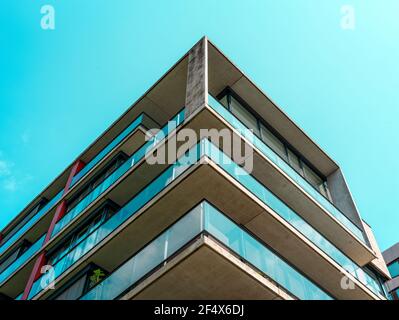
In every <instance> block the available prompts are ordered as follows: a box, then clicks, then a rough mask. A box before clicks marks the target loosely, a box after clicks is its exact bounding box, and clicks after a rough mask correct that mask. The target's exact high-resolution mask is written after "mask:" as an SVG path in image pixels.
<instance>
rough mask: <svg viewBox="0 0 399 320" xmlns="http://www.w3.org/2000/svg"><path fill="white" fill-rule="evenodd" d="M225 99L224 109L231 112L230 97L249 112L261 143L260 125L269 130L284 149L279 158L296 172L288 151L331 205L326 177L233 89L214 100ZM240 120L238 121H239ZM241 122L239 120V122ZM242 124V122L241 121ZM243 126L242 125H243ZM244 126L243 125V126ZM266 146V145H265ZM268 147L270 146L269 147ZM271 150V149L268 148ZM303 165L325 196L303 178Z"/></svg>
mask: <svg viewBox="0 0 399 320" xmlns="http://www.w3.org/2000/svg"><path fill="white" fill-rule="evenodd" d="M225 96H226V97H227V99H226V102H227V106H225V107H226V109H227V110H228V111H230V112H231V108H230V103H231V98H230V96H231V97H233V98H234V99H235V100H237V102H239V103H240V104H241V105H242V106H243V107H244V108H245V109H247V111H248V112H250V113H251V114H252V115H253V116H254V117H255V119H256V121H257V124H258V131H259V132H260V135H257V134H255V133H254V134H255V135H256V136H257V137H258V138H260V139H261V140H262V141H263V142H264V140H263V139H262V137H261V125H264V126H265V128H266V129H267V130H269V131H270V132H271V133H272V134H273V135H274V136H275V137H276V138H277V139H278V140H280V141H281V142H282V144H283V146H284V148H285V157H286V159H284V158H283V157H281V156H280V155H279V156H280V157H281V158H282V159H283V160H284V161H285V162H286V163H287V164H288V165H289V166H290V167H291V168H293V169H294V170H295V171H297V170H296V169H295V168H294V166H293V165H292V164H291V163H290V160H289V158H288V150H290V151H291V152H292V153H293V154H294V155H295V156H296V157H297V158H298V159H299V163H300V166H301V170H302V173H300V172H298V171H297V172H298V174H300V175H301V176H302V177H303V178H304V179H305V180H306V181H307V182H308V183H309V184H310V185H311V186H312V188H314V189H315V190H316V191H317V192H318V193H320V194H321V195H322V196H323V197H324V198H326V199H327V200H328V201H330V202H331V203H333V201H332V197H331V194H330V191H329V188H328V183H327V177H326V176H325V175H324V174H322V173H321V172H320V171H319V170H318V169H317V168H315V167H314V166H313V165H312V164H311V163H310V162H309V161H308V160H307V159H306V158H305V157H304V156H303V155H302V154H301V153H300V152H299V151H298V150H297V149H296V148H295V147H293V146H292V145H291V144H290V143H289V142H288V141H287V140H286V139H285V138H284V137H283V136H282V135H281V134H280V133H278V132H277V131H276V130H275V129H274V128H273V127H272V126H271V125H270V124H269V123H268V122H267V121H266V120H264V119H263V118H262V117H261V116H260V115H259V113H257V112H256V111H255V110H254V109H253V108H252V107H251V106H250V105H249V104H248V103H247V102H245V101H244V100H243V99H242V98H241V97H240V96H239V95H238V94H237V93H236V92H234V90H233V89H231V88H230V87H226V88H225V89H223V90H222V91H221V92H220V93H219V94H218V95H216V99H217V100H218V101H220V100H221V99H223V98H224V97H225ZM239 120H240V119H239ZM240 121H241V120H240ZM241 122H242V121H241ZM243 124H244V123H243ZM244 125H245V124H244ZM266 144H267V143H266ZM269 147H270V146H269ZM270 148H271V147H270ZM303 164H305V165H307V166H308V167H309V168H310V169H311V170H312V171H313V172H314V173H315V174H316V175H317V176H318V177H320V179H321V180H322V185H323V188H324V191H325V195H324V194H323V193H322V192H321V191H320V190H319V189H318V188H316V187H315V186H314V185H313V184H312V183H311V182H310V181H309V180H308V179H307V178H306V176H305V173H304V168H303Z"/></svg>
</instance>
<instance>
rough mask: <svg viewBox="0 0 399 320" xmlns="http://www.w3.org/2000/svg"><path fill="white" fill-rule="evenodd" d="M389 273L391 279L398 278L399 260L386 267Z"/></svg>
mask: <svg viewBox="0 0 399 320" xmlns="http://www.w3.org/2000/svg"><path fill="white" fill-rule="evenodd" d="M388 270H389V273H390V274H391V276H392V278H395V277H397V276H399V260H396V261H394V262H392V263H390V264H389V265H388Z"/></svg>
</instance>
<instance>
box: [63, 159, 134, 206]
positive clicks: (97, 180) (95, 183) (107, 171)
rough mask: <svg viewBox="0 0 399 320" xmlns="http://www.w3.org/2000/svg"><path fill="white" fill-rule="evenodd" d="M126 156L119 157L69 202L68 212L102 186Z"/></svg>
mask: <svg viewBox="0 0 399 320" xmlns="http://www.w3.org/2000/svg"><path fill="white" fill-rule="evenodd" d="M126 158H127V157H126V156H124V155H123V154H121V155H119V156H117V157H116V159H114V160H113V161H112V162H111V163H110V164H109V165H108V166H107V167H106V168H105V169H104V170H103V171H102V172H101V173H100V174H99V175H97V176H96V177H95V178H94V179H92V180H91V181H90V182H89V183H88V184H87V185H86V186H85V187H84V189H83V190H82V191H80V192H79V193H78V194H77V195H76V196H75V197H73V198H72V199H71V200H69V202H68V210H67V211H69V210H71V209H72V208H74V207H75V206H76V205H77V204H78V203H79V202H80V201H81V200H82V199H84V198H85V197H86V196H87V195H88V194H89V193H90V192H92V191H93V190H94V189H95V188H96V187H97V186H98V185H100V184H101V183H102V182H103V181H104V180H105V179H106V178H107V177H108V176H109V175H110V174H111V173H112V172H114V171H115V170H116V169H117V168H119V167H120V166H121V165H122V164H123V163H124V162H125V161H126Z"/></svg>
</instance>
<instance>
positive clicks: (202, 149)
mask: <svg viewBox="0 0 399 320" xmlns="http://www.w3.org/2000/svg"><path fill="white" fill-rule="evenodd" d="M191 150H192V151H190V153H189V155H188V156H189V160H190V161H189V162H188V164H187V162H186V161H185V162H184V164H182V163H179V162H178V163H175V164H174V165H172V166H171V167H169V168H168V169H167V170H166V171H164V172H163V173H162V174H161V175H160V176H159V177H158V178H157V179H155V180H154V181H153V182H151V183H150V184H149V185H148V186H147V187H145V188H144V189H143V190H142V191H141V192H140V193H138V194H137V195H136V196H135V197H134V198H133V199H132V200H130V201H129V202H127V203H126V204H125V205H124V206H123V208H122V209H121V210H120V211H119V212H118V213H116V214H115V215H114V216H113V217H112V218H111V219H110V220H109V221H107V222H106V223H105V224H104V225H103V226H101V227H100V229H99V230H98V231H96V232H95V233H93V235H90V236H89V237H88V238H87V239H86V240H84V241H83V242H82V243H81V244H79V245H78V246H77V247H76V248H75V249H73V250H72V251H71V252H70V253H68V254H67V255H66V256H65V259H61V260H60V261H59V262H58V263H57V264H59V266H57V265H55V266H54V268H55V275H56V279H57V283H59V284H62V283H63V282H65V281H67V280H68V278H70V277H71V276H72V275H73V274H74V273H75V272H77V270H78V269H79V268H81V265H82V263H83V262H84V261H86V262H85V263H87V261H89V260H91V261H93V263H96V264H98V265H101V266H103V267H104V268H106V269H107V270H113V269H115V267H116V266H115V265H114V264H115V263H116V262H117V261H123V260H126V259H127V258H128V257H129V256H127V254H128V253H129V252H131V251H132V250H134V248H135V247H137V246H139V243H143V242H144V243H145V241H146V239H148V238H149V237H150V236H151V235H154V236H155V235H156V234H159V231H161V230H162V229H164V228H165V226H168V225H170V224H171V223H172V222H173V219H176V218H179V216H178V215H179V212H182V211H183V210H185V211H187V210H188V209H189V206H192V205H193V203H196V202H198V201H200V200H201V199H204V198H205V199H209V200H210V201H212V203H214V204H215V205H217V206H218V207H219V208H223V210H222V211H223V212H225V213H228V214H229V216H230V217H232V218H233V219H234V221H236V222H237V223H240V224H241V225H244V226H245V227H246V228H248V229H249V230H251V232H253V233H254V234H256V235H257V236H258V237H259V238H260V239H261V240H262V241H263V242H264V243H268V244H270V245H271V246H272V247H273V249H275V250H276V251H277V252H279V253H281V254H282V255H283V256H284V257H285V259H287V260H289V261H290V262H292V263H293V264H294V265H295V266H297V267H299V268H300V269H301V270H302V271H306V273H307V274H309V276H311V277H313V279H315V280H316V279H317V282H318V283H319V284H323V287H325V288H328V289H329V291H330V292H332V293H333V294H334V296H336V297H338V298H340V299H345V297H349V296H347V294H348V292H347V290H343V289H342V288H340V287H339V283H340V280H341V278H342V274H346V273H345V272H347V274H348V277H349V278H350V279H351V280H353V282H354V284H355V288H354V290H351V292H350V297H357V298H359V299H370V298H371V299H378V298H381V299H384V298H383V297H381V295H380V294H379V293H378V289H376V286H377V287H378V285H375V286H374V283H373V282H372V281H373V279H370V277H367V275H366V274H364V272H363V270H361V269H360V268H359V267H357V266H356V265H355V264H354V263H353V262H351V261H350V260H349V259H348V258H347V257H345V256H344V255H343V254H342V253H341V252H340V251H339V250H338V249H336V248H335V247H334V246H333V245H332V244H331V243H329V242H328V240H326V239H325V238H323V237H322V236H321V235H320V234H319V233H318V232H317V231H316V230H314V229H313V228H312V227H311V226H310V225H308V224H307V223H306V222H305V221H304V220H303V219H302V218H301V217H300V216H298V215H296V214H295V212H293V211H292V210H291V209H290V208H289V207H287V206H286V205H285V204H284V203H283V202H281V201H280V200H279V199H278V198H276V197H275V196H274V195H273V194H272V193H270V191H268V190H267V189H266V188H265V187H264V186H262V185H261V184H260V183H259V182H257V181H256V180H255V179H254V178H253V177H251V176H250V175H248V174H245V173H243V172H241V174H237V173H236V172H240V167H238V166H237V165H236V164H235V163H234V162H232V161H231V160H230V161H228V159H226V156H225V155H223V154H222V153H221V152H220V151H219V150H218V149H217V148H215V147H214V146H213V145H212V144H210V143H209V142H207V140H204V141H203V142H202V143H201V144H198V145H197V146H196V147H195V148H193V149H191ZM204 156H205V157H206V158H209V159H210V161H211V162H206V163H207V164H208V165H206V166H202V165H201V164H200V163H199V162H198V161H199V160H200V159H203V157H204ZM185 160H187V159H185ZM221 160H222V161H221ZM200 162H201V161H200ZM195 163H196V164H195ZM212 163H215V164H212ZM242 170H243V169H241V171H242ZM130 181H131V180H130ZM128 185H130V183H129V180H126V181H122V182H121V183H120V189H119V191H117V190H114V192H113V193H110V194H109V195H108V196H109V198H110V199H111V200H113V201H115V202H117V201H118V199H119V200H120V194H119V192H120V190H124V189H125V188H126V187H127V186H128ZM222 190H223V191H222ZM172 208H173V210H172ZM144 211H149V212H148V213H145V214H144V213H143V212H144ZM165 211H167V212H168V214H165ZM185 211H184V212H185ZM180 214H182V213H180ZM133 221H134V223H132V222H133ZM254 221H256V223H255V225H254V224H253V222H254ZM257 228H258V229H257ZM259 228H260V229H259ZM122 229H126V230H125V231H124V232H121V230H122ZM148 241H149V239H148ZM126 244H129V246H128V247H126ZM137 249H138V248H137ZM323 250H324V251H323ZM132 253H133V252H132ZM304 256H305V257H306V259H304ZM334 259H335V260H334ZM352 267H353V268H356V269H355V270H353V269H352ZM345 268H346V269H350V270H348V271H346V269H345ZM350 272H352V273H353V274H352V273H350ZM357 277H359V278H360V279H358V278H357ZM40 283H41V279H40V278H39V279H38V280H37V281H36V283H35V284H34V287H33V289H32V291H31V295H30V298H34V299H37V298H42V297H44V295H48V294H49V292H47V293H46V291H47V290H44V291H45V292H42V291H43V290H42V288H41V287H40ZM337 286H338V287H337ZM45 289H46V288H45Z"/></svg>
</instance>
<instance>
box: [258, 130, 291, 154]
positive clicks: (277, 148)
mask: <svg viewBox="0 0 399 320" xmlns="http://www.w3.org/2000/svg"><path fill="white" fill-rule="evenodd" d="M260 130H261V137H262V140H263V141H264V142H265V143H266V144H267V145H268V146H269V147H270V148H272V149H273V151H274V152H276V153H277V154H278V155H279V156H280V157H282V158H283V159H287V154H286V152H285V146H284V144H283V143H282V142H281V141H280V139H278V138H277V137H276V136H275V135H274V134H273V133H271V132H270V130H268V129H267V128H266V127H265V126H264V125H263V124H261V125H260Z"/></svg>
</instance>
